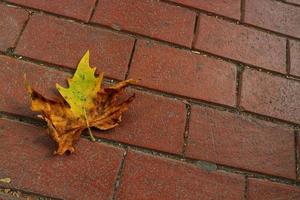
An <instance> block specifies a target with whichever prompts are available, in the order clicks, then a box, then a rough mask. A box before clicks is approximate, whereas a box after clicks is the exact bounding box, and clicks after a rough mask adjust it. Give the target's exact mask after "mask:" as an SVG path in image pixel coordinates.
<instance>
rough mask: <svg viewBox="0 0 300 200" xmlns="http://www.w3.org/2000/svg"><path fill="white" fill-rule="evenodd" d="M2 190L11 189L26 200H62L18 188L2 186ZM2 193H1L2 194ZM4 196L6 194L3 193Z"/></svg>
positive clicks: (0, 187)
mask: <svg viewBox="0 0 300 200" xmlns="http://www.w3.org/2000/svg"><path fill="white" fill-rule="evenodd" d="M0 189H2V190H4V189H10V190H11V191H12V192H19V193H21V195H20V196H21V197H22V195H24V196H25V197H26V199H39V200H62V199H60V198H54V197H49V196H45V195H43V194H38V193H33V192H30V191H26V190H22V189H16V188H13V187H9V186H7V187H6V186H3V185H0ZM1 193H2V192H1V191H0V194H1ZM3 194H6V193H3ZM11 196H12V197H15V196H14V195H11Z"/></svg>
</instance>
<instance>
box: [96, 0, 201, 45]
mask: <svg viewBox="0 0 300 200" xmlns="http://www.w3.org/2000/svg"><path fill="white" fill-rule="evenodd" d="M195 18H196V14H195V13H194V12H192V11H189V10H187V9H185V8H180V7H176V6H172V5H169V4H166V3H162V2H159V1H153V0H143V1H136V0H123V1H119V0H102V1H100V2H99V4H98V7H97V8H96V12H95V15H94V16H93V19H92V21H93V22H96V23H100V24H103V25H106V26H110V27H113V28H115V29H118V30H119V29H122V30H127V31H131V32H136V33H139V34H142V35H146V36H150V37H153V38H156V39H160V40H166V41H168V42H173V43H177V44H181V45H184V46H191V43H192V39H193V30H194V24H195Z"/></svg>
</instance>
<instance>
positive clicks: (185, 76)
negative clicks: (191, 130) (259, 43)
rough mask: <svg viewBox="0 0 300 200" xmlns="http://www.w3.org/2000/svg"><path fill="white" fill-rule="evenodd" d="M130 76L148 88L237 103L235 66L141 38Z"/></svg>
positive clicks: (219, 101) (221, 102) (231, 103)
mask: <svg viewBox="0 0 300 200" xmlns="http://www.w3.org/2000/svg"><path fill="white" fill-rule="evenodd" d="M130 77H131V78H135V79H141V81H140V82H139V84H140V85H143V86H146V87H149V88H154V89H157V90H161V91H165V92H169V93H175V94H178V95H182V96H187V97H192V98H196V99H203V100H206V101H212V102H216V103H220V104H226V105H229V106H235V98H236V66H235V65H233V64H231V63H227V62H224V61H221V60H217V59H214V58H209V57H207V56H204V55H197V54H195V53H192V52H191V51H186V50H181V49H176V48H172V47H169V46H166V45H160V44H158V43H152V42H148V41H138V42H137V46H136V49H135V54H134V57H133V60H132V65H131V70H130Z"/></svg>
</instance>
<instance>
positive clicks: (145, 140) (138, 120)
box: [99, 90, 186, 154]
mask: <svg viewBox="0 0 300 200" xmlns="http://www.w3.org/2000/svg"><path fill="white" fill-rule="evenodd" d="M133 92H135V93H136V99H135V100H134V102H133V103H132V105H130V108H129V110H128V112H127V113H125V114H124V117H123V121H122V123H121V124H120V126H118V127H116V128H114V129H113V130H111V131H109V132H102V133H103V134H99V136H100V137H103V138H108V139H113V140H116V141H121V142H124V143H128V144H133V145H137V146H142V147H147V148H150V149H156V150H159V151H165V152H170V153H176V154H180V153H181V151H182V146H183V134H184V126H185V116H186V112H185V106H184V104H183V103H181V102H179V101H177V100H170V99H167V98H164V97H160V96H155V95H149V94H146V93H143V92H137V91H134V90H133ZM100 133H101V132H100ZM107 133H108V134H107Z"/></svg>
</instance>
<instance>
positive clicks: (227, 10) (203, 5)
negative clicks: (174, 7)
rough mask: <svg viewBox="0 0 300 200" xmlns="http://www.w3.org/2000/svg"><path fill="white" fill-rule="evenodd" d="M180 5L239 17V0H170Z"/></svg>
mask: <svg viewBox="0 0 300 200" xmlns="http://www.w3.org/2000/svg"><path fill="white" fill-rule="evenodd" d="M170 1H173V2H176V3H180V4H182V5H186V6H189V7H193V8H196V9H201V10H205V11H208V12H213V13H217V14H219V15H223V16H226V17H231V18H234V19H240V15H241V13H240V11H241V0H225V1H224V0H223V1H220V0H209V1H207V0H170Z"/></svg>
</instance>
